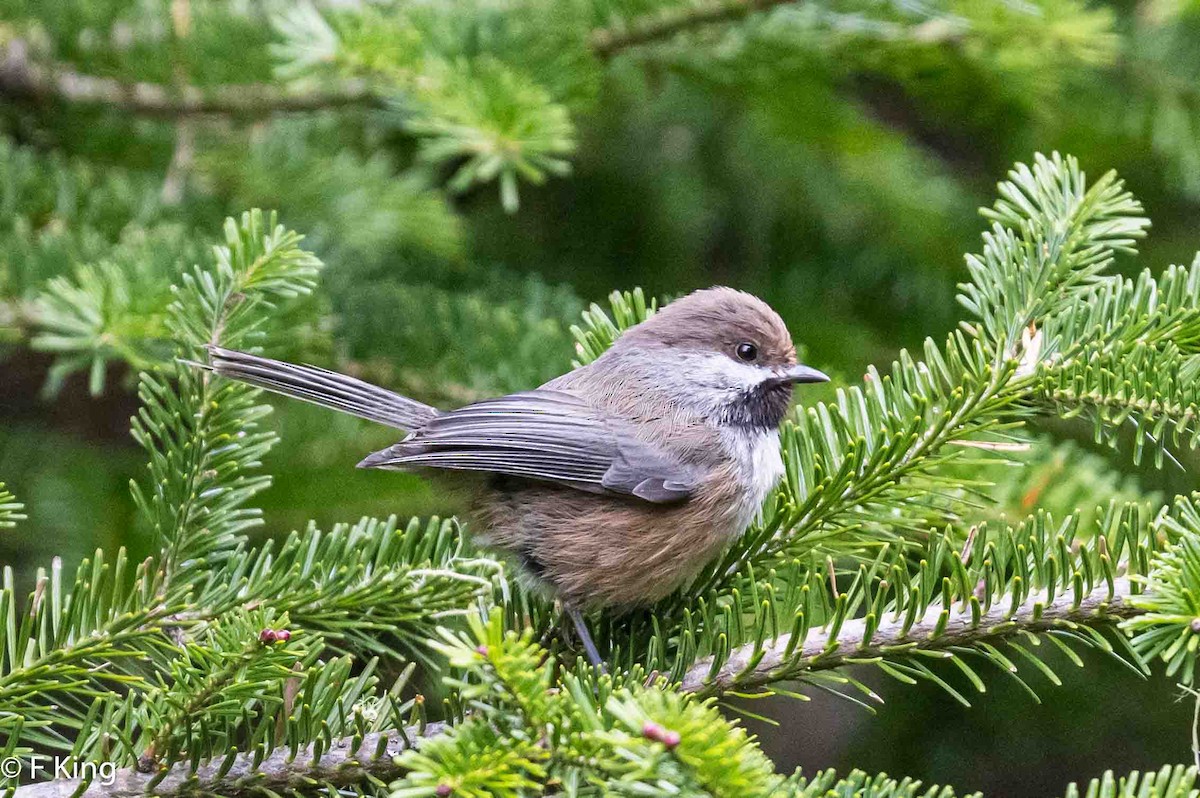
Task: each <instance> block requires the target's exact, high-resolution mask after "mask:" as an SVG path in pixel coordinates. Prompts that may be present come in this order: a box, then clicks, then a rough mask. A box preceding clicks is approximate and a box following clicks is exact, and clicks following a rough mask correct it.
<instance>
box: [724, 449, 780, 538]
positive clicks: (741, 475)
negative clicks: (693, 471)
mask: <svg viewBox="0 0 1200 798" xmlns="http://www.w3.org/2000/svg"><path fill="white" fill-rule="evenodd" d="M721 439H722V442H723V444H724V445H725V449H726V451H727V452H728V454H729V463H730V467H729V469H728V470H729V472H730V474H729V478H730V479H732V480H734V481H736V483H737V485H738V488H739V490H738V491H737V492H736V493H735V494H729V498H730V500H731V502H730V503H731V508H730V509H731V512H732V515H733V518H732V525H733V527H734V528H733V529H732V530H731V534H732V535H734V536H736V535H740V534H741V533H742V532H743V531H744V530H745V528H746V527H748V526H749V525H750V524H751V522H752V521H753V520H754V517H755V516H756V515H757V514H758V512H759V510H760V509H761V508H762V505H763V502H764V501H766V498H767V496H768V495H769V494H770V493H771V491H772V490H774V489H775V486H776V485H778V484H779V480H780V479H781V478H782V477H783V457H782V455H781V454H780V452H779V432H778V430H770V431H766V430H753V431H747V430H745V429H731V430H726V431H723V432H722V434H721Z"/></svg>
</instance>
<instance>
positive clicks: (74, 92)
mask: <svg viewBox="0 0 1200 798" xmlns="http://www.w3.org/2000/svg"><path fill="white" fill-rule="evenodd" d="M0 94H2V95H4V96H7V97H9V98H19V99H25V100H30V101H34V102H44V101H48V100H53V101H58V102H67V103H74V104H79V105H101V106H108V107H110V108H113V109H116V110H120V111H124V112H127V113H134V114H142V115H146V116H159V117H180V116H192V115H205V114H212V115H225V116H238V117H248V118H254V117H262V116H269V115H271V114H274V113H297V112H308V111H319V110H323V109H326V108H341V107H347V106H374V105H380V104H381V103H382V98H381V97H380V96H379V95H378V94H377V93H376V92H375V91H374V90H373V89H372V88H371V87H370V86H369V85H368V84H367V83H366V82H365V81H359V80H349V81H343V82H341V83H339V84H337V85H335V86H331V87H327V88H322V89H305V90H303V91H296V90H289V89H282V88H280V87H278V86H275V85H271V84H266V83H249V84H242V85H225V86H211V87H200V86H194V85H181V86H177V87H170V86H165V85H162V84H158V83H145V82H140V81H139V82H136V83H126V82H123V81H120V80H117V79H114V78H105V77H98V76H95V75H87V74H84V73H81V72H76V71H74V70H72V69H70V68H68V67H65V66H62V65H42V64H38V63H36V62H35V61H34V60H33V59H32V58H30V55H29V48H28V45H27V44H26V43H25V42H23V41H21V40H19V39H17V40H11V41H9V43H8V45H7V47H6V48H5V49H4V52H3V55H2V56H0Z"/></svg>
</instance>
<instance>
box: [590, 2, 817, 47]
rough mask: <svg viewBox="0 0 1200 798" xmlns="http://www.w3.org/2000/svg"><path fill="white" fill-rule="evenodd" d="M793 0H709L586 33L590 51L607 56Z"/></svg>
mask: <svg viewBox="0 0 1200 798" xmlns="http://www.w3.org/2000/svg"><path fill="white" fill-rule="evenodd" d="M795 2H797V0H709V2H701V3H685V4H682V5H680V6H679V7H677V8H672V9H665V10H663V11H660V12H656V13H652V14H647V15H645V16H642V17H635V18H634V19H632V20H631V21H630V22H629V23H628V24H624V25H615V26H613V27H611V28H598V29H596V30H594V31H592V33H591V35H590V36H588V44H589V45H590V47H591V49H592V52H593V53H595V54H596V56H598V57H599V58H611V57H612V56H614V55H616V54H617V53H619V52H621V51H622V50H628V49H629V48H631V47H637V46H638V45H642V44H650V43H651V42H655V41H658V40H660V39H667V38H670V37H672V36H674V35H676V34H678V33H683V32H684V31H686V30H690V29H692V28H698V27H704V26H707V25H716V24H719V23H722V22H733V21H735V20H739V19H741V18H743V17H747V16H750V15H751V14H754V13H756V12H759V11H767V10H769V9H771V8H774V7H775V6H782V5H789V4H792V3H795Z"/></svg>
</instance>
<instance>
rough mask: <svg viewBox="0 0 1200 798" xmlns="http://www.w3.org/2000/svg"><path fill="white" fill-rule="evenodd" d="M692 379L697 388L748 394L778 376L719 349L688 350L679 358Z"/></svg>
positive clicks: (769, 370)
mask: <svg viewBox="0 0 1200 798" xmlns="http://www.w3.org/2000/svg"><path fill="white" fill-rule="evenodd" d="M679 362H680V365H681V366H683V368H685V369H686V370H687V375H688V379H689V381H690V382H692V383H693V384H695V385H696V386H697V387H704V388H709V389H712V390H715V391H725V392H728V393H733V394H744V393H745V392H746V391H749V390H752V389H754V388H756V387H758V386H759V385H760V384H761V383H762V382H763V380H767V379H770V378H772V377H774V376H775V372H773V371H772V370H771V369H769V368H764V367H763V366H756V365H754V364H753V363H742V362H739V361H737V360H734V359H733V358H731V357H726V356H725V355H722V354H719V353H716V352H705V353H695V354H692V353H688V354H684V355H681V356H680V358H679Z"/></svg>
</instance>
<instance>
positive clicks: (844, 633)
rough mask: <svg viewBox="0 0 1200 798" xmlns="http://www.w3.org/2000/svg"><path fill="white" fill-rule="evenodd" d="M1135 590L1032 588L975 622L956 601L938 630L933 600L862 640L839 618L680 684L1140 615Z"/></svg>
mask: <svg viewBox="0 0 1200 798" xmlns="http://www.w3.org/2000/svg"><path fill="white" fill-rule="evenodd" d="M1133 593H1134V590H1133V585H1132V583H1131V582H1130V581H1129V578H1128V577H1121V578H1119V579H1116V580H1114V585H1113V589H1112V591H1111V592H1110V591H1109V588H1108V584H1107V583H1106V582H1101V583H1100V584H1099V585H1097V586H1096V587H1095V588H1093V589H1092V591H1091V592H1090V593H1088V594H1086V595H1085V596H1083V597H1082V599H1081V601H1080V602H1079V604H1078V606H1076V604H1075V597H1074V594H1073V593H1071V592H1070V591H1067V592H1065V593H1064V592H1062V591H1060V592H1059V593H1058V594H1057V595H1055V597H1054V600H1053V601H1047V600H1046V595H1045V594H1044V593H1041V594H1033V595H1031V596H1030V597H1029V598H1027V599H1026V600H1025V602H1024V603H1022V604H1020V605H1018V606H1017V607H1016V609H1015V610H1013V608H1012V607H1011V606H1010V605H1009V604H1008V603H1007V602H998V603H997V604H993V605H992V607H991V608H990V609H989V610H987V611H986V612H983V613H982V614H981V615H980V618H979V622H978V624H976V623H974V622H973V621H972V618H971V613H970V611H969V610H967V611H965V612H964V611H963V610H962V608H961V605H959V606H957V607H956V608H955V609H952V610H951V613H950V617H949V618H948V619H947V621H946V627H945V630H944V631H943V632H942V633H941V634H939V635H936V636H935V632H936V630H937V627H938V620H939V618H940V616H941V614H942V607H941V606H931V607H930V608H929V609H928V610H926V612H925V614H924V615H923V616H921V617H919V618H917V619H916V621H915V622H914V623H913V625H912V626H911V627H909V629H908V630H907V631H905V630H904V627H903V623H902V622H901V621H892V620H889V619H887V618H885V619H884V621H883V622H881V623H880V624H879V628H878V629H876V630H875V634H874V635H872V637H871V639H870V640H868V641H864V640H863V637H864V635H865V633H866V625H865V623H864V621H863V620H862V619H861V618H855V619H852V620H847V621H846V622H845V623H843V624H842V628H841V630H839V631H838V633H837V636H836V637H830V636H829V634H828V633H827V632H826V631H825V630H821V629H818V630H814V631H812V632H810V633H809V635H808V637H807V638H805V640H804V642H803V643H802V644H800V645H799V646H797V647H796V651H794V652H792V655H791V656H790V657H785V656H784V654H785V653H786V649H787V646H788V641H789V639H790V636H789V635H781V636H780V637H779V638H778V639H776V640H774V641H773V642H770V643H767V644H765V645H764V646H763V650H764V651H763V656H762V658H761V659H760V660H759V661H758V662H757V663H756V664H753V665H752V664H751V663H752V658H753V657H754V646H753V645H746V646H742V647H740V648H737V649H735V650H734V651H733V652H732V653H731V654H730V656H729V659H728V660H726V661H725V662H724V663H723V664H722V665H721V667H720V669H719V670H718V672H717V673H716V674H715V675H714V676H710V672H711V671H712V660H711V659H704V660H701V661H699V662H697V663H696V664H695V665H693V666H692V667H691V669H690V670H688V672H687V673H686V674H684V677H683V681H682V683H681V685H680V687H681V689H682V690H684V691H686V692H689V693H703V694H711V693H721V692H724V691H726V690H730V689H734V688H744V687H754V686H760V685H764V684H768V683H771V682H779V681H784V680H786V679H790V678H796V677H797V676H800V675H802V674H803V673H804V672H805V671H815V670H829V669H831V668H837V667H841V666H842V665H845V664H847V661H848V660H857V659H870V658H873V657H884V656H887V655H889V654H893V655H894V654H895V653H898V652H900V651H903V650H905V649H909V648H921V649H924V650H944V649H948V648H951V647H954V646H964V645H966V646H969V645H972V644H976V643H979V642H983V641H988V640H990V639H994V638H1000V637H1010V636H1012V635H1013V634H1016V633H1017V632H1020V631H1028V632H1045V631H1048V630H1050V629H1056V628H1063V627H1066V626H1069V625H1070V624H1073V623H1082V624H1095V623H1104V622H1112V621H1116V620H1120V619H1122V618H1128V617H1130V616H1132V615H1136V614H1138V612H1139V611H1138V610H1137V609H1135V608H1134V607H1132V606H1131V605H1130V604H1129V603H1128V602H1127V601H1126V599H1127V598H1128V597H1129V596H1131V595H1133Z"/></svg>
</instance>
